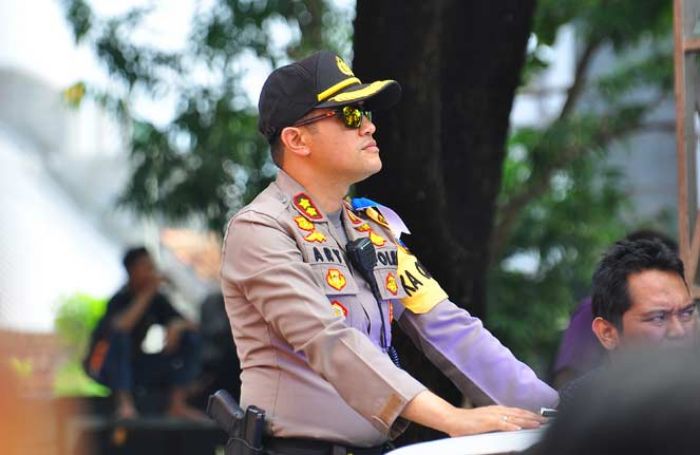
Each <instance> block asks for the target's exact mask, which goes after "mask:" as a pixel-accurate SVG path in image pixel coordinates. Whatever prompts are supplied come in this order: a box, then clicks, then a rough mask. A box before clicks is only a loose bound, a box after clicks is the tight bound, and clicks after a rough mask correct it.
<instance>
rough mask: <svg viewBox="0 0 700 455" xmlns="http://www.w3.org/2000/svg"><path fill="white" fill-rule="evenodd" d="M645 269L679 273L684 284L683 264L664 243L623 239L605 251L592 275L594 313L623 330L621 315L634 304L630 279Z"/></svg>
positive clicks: (654, 240) (655, 240)
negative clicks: (629, 284)
mask: <svg viewBox="0 0 700 455" xmlns="http://www.w3.org/2000/svg"><path fill="white" fill-rule="evenodd" d="M645 270H661V271H665V272H672V273H677V274H678V276H679V277H681V279H682V280H683V282H684V283H685V278H684V275H683V263H682V262H681V260H680V259H679V258H678V255H677V254H676V253H675V252H674V251H672V250H671V249H670V248H669V247H668V246H666V245H665V244H664V243H663V242H661V241H660V240H658V239H653V240H649V239H640V240H621V241H619V242H617V243H615V244H614V245H613V246H612V247H610V248H609V249H608V251H606V252H605V254H604V255H603V259H602V260H601V261H600V263H599V264H598V267H597V268H596V271H595V273H594V274H593V316H594V317H601V318H603V319H605V320H607V321H610V322H612V323H613V324H615V326H617V327H618V329H622V315H623V314H624V313H625V312H626V311H627V310H629V308H630V305H631V304H632V302H631V301H630V295H629V288H628V282H627V279H628V278H629V276H630V275H633V274H635V273H639V272H642V271H645Z"/></svg>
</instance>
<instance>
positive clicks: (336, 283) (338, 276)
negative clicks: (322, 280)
mask: <svg viewBox="0 0 700 455" xmlns="http://www.w3.org/2000/svg"><path fill="white" fill-rule="evenodd" d="M326 283H328V285H329V286H330V287H332V288H333V289H335V290H337V291H340V290H341V289H343V288H344V287H345V285H346V284H347V281H346V280H345V275H343V274H342V272H341V271H340V270H338V269H328V273H326Z"/></svg>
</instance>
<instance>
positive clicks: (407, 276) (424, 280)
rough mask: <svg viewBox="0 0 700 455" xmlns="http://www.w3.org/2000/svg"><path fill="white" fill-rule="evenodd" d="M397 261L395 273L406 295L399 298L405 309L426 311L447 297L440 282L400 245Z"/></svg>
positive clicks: (415, 311)
mask: <svg viewBox="0 0 700 455" xmlns="http://www.w3.org/2000/svg"><path fill="white" fill-rule="evenodd" d="M398 262H399V266H398V270H397V273H398V275H399V278H400V280H401V286H402V287H403V289H404V291H406V297H404V298H402V299H401V303H402V304H403V306H404V307H406V309H407V310H409V311H411V312H412V313H416V314H423V313H427V312H428V311H430V310H432V309H433V308H434V307H435V305H437V304H438V303H440V302H442V301H443V300H445V299H447V293H446V292H445V291H444V290H443V289H442V288H441V287H440V284H439V283H438V282H437V281H436V280H435V279H434V278H432V277H430V276H429V275H428V273H427V272H426V271H425V269H424V268H423V267H422V266H421V265H419V263H418V259H417V258H416V257H415V256H414V255H412V254H411V253H410V252H408V250H406V249H405V248H403V247H401V246H400V245H399V246H398Z"/></svg>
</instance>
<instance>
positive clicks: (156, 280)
mask: <svg viewBox="0 0 700 455" xmlns="http://www.w3.org/2000/svg"><path fill="white" fill-rule="evenodd" d="M123 264H124V268H125V269H126V272H127V274H128V276H129V279H128V282H127V283H126V284H125V285H124V287H122V288H121V289H120V290H119V291H118V292H117V293H116V294H115V295H114V296H113V297H112V298H111V299H110V300H109V303H108V304H107V312H106V313H105V315H104V316H103V318H102V319H101V320H100V322H99V323H98V324H97V326H96V328H95V331H94V332H93V334H92V339H91V343H90V350H89V354H88V356H87V358H86V359H85V362H84V367H85V369H86V371H87V373H88V375H90V376H91V377H92V378H93V379H95V380H97V381H98V382H100V383H102V384H104V385H106V386H107V387H109V388H111V389H112V392H113V393H114V398H115V406H116V409H115V413H116V416H117V417H118V418H134V417H137V416H138V411H137V407H136V404H135V402H134V394H133V390H134V387H135V386H144V387H149V386H150V387H163V386H169V387H171V392H170V397H169V405H168V408H167V411H166V412H167V414H168V415H169V416H173V417H184V418H192V419H205V418H206V417H205V415H204V414H203V413H202V412H201V411H199V410H197V409H195V408H193V407H191V406H190V405H189V404H188V403H187V397H188V386H189V385H191V383H192V382H193V381H194V379H195V378H196V377H197V375H198V374H199V343H200V341H199V336H198V334H197V331H196V327H195V325H194V324H192V323H191V322H189V321H187V320H186V319H185V318H184V317H183V316H182V315H181V314H180V313H179V312H178V311H177V310H175V308H173V306H172V305H171V304H170V302H169V301H168V299H167V298H166V297H165V296H164V295H163V294H162V293H161V292H160V291H159V289H160V287H161V285H162V284H163V282H164V277H163V276H162V275H160V274H159V273H158V270H157V268H156V266H155V264H154V262H153V260H152V259H151V256H150V254H149V253H148V251H147V250H146V249H145V248H144V247H137V248H132V249H130V250H128V251H127V252H126V254H125V255H124V259H123ZM154 325H160V326H162V327H163V328H164V331H165V338H164V341H163V347H162V350H161V351H160V352H154V353H151V352H148V353H147V352H144V349H143V341H144V339H145V338H146V334H147V333H148V331H149V329H151V328H152V326H154Z"/></svg>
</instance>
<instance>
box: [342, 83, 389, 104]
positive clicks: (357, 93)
mask: <svg viewBox="0 0 700 455" xmlns="http://www.w3.org/2000/svg"><path fill="white" fill-rule="evenodd" d="M391 82H392V81H376V82H372V83H371V84H369V85H368V86H367V87H365V88H363V89H361V90H353V91H351V92H345V93H340V94H338V95H336V96H334V97H333V98H331V99H330V100H329V101H336V102H340V103H342V102H343V101H352V100H355V99H357V98H363V97H365V96H369V95H374V94H375V93H377V92H378V91H379V90H381V89H383V88H384V86H385V85H387V84H390V83H391Z"/></svg>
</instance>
